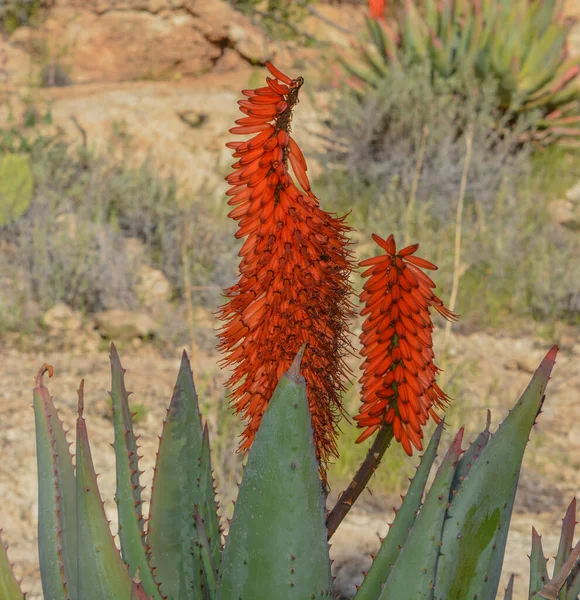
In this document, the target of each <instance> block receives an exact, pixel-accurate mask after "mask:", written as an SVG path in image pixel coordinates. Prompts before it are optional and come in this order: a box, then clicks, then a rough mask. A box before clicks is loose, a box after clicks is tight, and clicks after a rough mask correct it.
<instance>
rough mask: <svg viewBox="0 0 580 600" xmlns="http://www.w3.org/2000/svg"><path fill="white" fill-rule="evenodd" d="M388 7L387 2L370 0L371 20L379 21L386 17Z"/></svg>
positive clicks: (384, 0)
mask: <svg viewBox="0 0 580 600" xmlns="http://www.w3.org/2000/svg"><path fill="white" fill-rule="evenodd" d="M386 7H387V2H386V0H369V13H370V18H371V19H374V20H375V21H378V20H379V19H383V18H384V17H385V9H386Z"/></svg>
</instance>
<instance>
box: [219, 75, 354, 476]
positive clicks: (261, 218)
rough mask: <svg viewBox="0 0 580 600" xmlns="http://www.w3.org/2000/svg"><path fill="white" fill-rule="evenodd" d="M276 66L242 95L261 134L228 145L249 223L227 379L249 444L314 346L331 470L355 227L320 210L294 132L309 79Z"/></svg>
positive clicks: (310, 372) (223, 311)
mask: <svg viewBox="0 0 580 600" xmlns="http://www.w3.org/2000/svg"><path fill="white" fill-rule="evenodd" d="M266 66H267V67H268V70H269V71H270V73H271V74H272V76H273V77H268V78H267V79H266V81H267V85H266V86H265V87H260V88H258V89H256V90H244V91H243V92H242V94H243V95H244V96H245V97H246V98H245V99H244V100H240V101H239V102H238V104H239V105H240V110H241V111H242V113H244V115H245V116H244V117H243V118H241V119H238V120H237V121H236V124H237V127H234V128H233V129H230V132H231V133H234V134H242V135H244V134H255V135H254V137H252V138H250V139H248V140H247V141H243V142H230V143H228V144H227V146H228V148H231V149H232V150H233V151H234V153H233V156H234V158H236V159H237V162H236V163H235V164H234V165H232V167H233V169H234V171H233V173H231V174H230V175H228V176H227V178H226V179H227V181H228V183H229V184H230V185H231V189H230V190H229V191H228V192H227V195H228V196H230V197H231V198H230V200H229V202H228V204H229V205H230V206H232V207H234V208H233V210H232V211H231V212H230V213H229V216H230V217H232V218H233V219H236V220H237V221H238V222H239V229H238V232H237V233H236V237H237V238H246V239H245V242H244V244H243V246H242V248H241V250H240V253H239V255H240V257H241V262H240V266H239V273H240V276H239V281H238V283H237V284H236V285H234V286H233V287H231V288H229V289H228V290H227V291H226V294H225V295H226V297H227V298H229V300H228V302H227V303H226V304H225V305H224V306H222V307H221V308H220V311H219V316H220V319H221V320H223V321H224V322H225V324H224V326H223V327H222V329H221V332H220V334H219V335H220V345H219V347H220V350H222V351H223V352H224V353H225V354H226V358H225V359H224V360H223V361H222V364H225V365H232V366H233V367H234V369H233V374H232V376H231V378H230V379H229V381H228V382H227V386H228V387H229V388H230V389H231V390H232V396H231V398H232V406H233V407H234V408H235V410H236V412H238V413H242V415H243V416H244V417H245V419H246V420H247V426H246V428H245V430H244V432H243V434H242V441H241V443H240V450H242V451H245V450H247V449H249V447H250V446H251V444H252V441H253V439H254V436H255V434H256V431H257V429H258V426H259V424H260V420H261V418H262V415H263V413H264V411H265V410H266V407H267V405H268V402H269V400H270V398H271V396H272V393H273V392H274V388H275V387H276V385H277V383H278V380H279V379H280V377H281V375H282V374H283V373H284V372H285V371H286V370H287V369H288V367H289V366H290V364H291V363H292V360H293V359H294V357H295V355H296V353H297V352H298V350H299V349H300V347H301V346H302V345H303V344H304V343H306V344H307V349H306V352H305V354H304V359H303V362H302V374H303V376H304V378H305V380H306V386H307V393H308V399H309V404H310V412H311V415H312V425H313V430H314V442H315V444H316V448H317V457H318V460H319V464H320V469H321V474H322V476H323V477H324V476H325V471H326V466H327V463H328V461H329V459H331V458H332V457H336V456H337V455H338V453H337V446H336V434H337V423H338V421H339V419H340V417H341V416H342V414H343V408H342V404H341V399H340V394H341V392H342V391H344V382H345V379H347V378H348V375H349V374H350V373H349V370H348V368H347V366H346V365H345V362H344V355H345V353H346V351H347V350H348V348H349V342H348V336H347V324H346V323H347V320H348V318H349V317H350V316H351V314H352V305H351V303H350V301H349V295H350V293H351V286H350V283H349V275H350V273H351V271H352V268H353V263H352V258H351V253H350V251H349V241H348V239H347V237H346V233H347V232H348V231H349V230H350V228H349V227H348V226H347V225H346V224H345V223H344V218H338V217H336V216H334V215H331V214H330V213H327V212H325V211H323V210H322V209H321V208H320V207H319V203H318V199H317V198H316V196H315V195H314V193H313V192H312V190H311V189H310V182H309V180H308V176H307V174H306V171H307V165H306V161H305V159H304V155H303V154H302V152H301V150H300V148H299V147H298V144H297V143H296V142H295V141H294V139H293V138H292V137H291V135H290V133H291V129H290V123H291V119H292V109H293V107H294V106H295V104H296V103H297V102H298V92H299V90H300V87H301V86H302V84H303V83H304V80H303V79H302V78H301V77H299V78H297V79H290V77H288V76H287V75H284V74H283V73H281V72H280V71H279V70H278V69H276V68H275V67H274V66H273V65H271V64H270V63H266ZM290 167H291V169H292V171H293V173H294V177H292V175H291V174H290V171H289V168H290ZM295 181H297V182H298V184H299V186H300V187H298V185H297V183H296V182H295ZM300 188H301V189H300Z"/></svg>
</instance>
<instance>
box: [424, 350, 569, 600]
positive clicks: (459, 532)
mask: <svg viewBox="0 0 580 600" xmlns="http://www.w3.org/2000/svg"><path fill="white" fill-rule="evenodd" d="M557 351H558V347H557V346H554V347H553V348H552V349H551V350H550V352H548V354H547V355H546V357H545V358H544V360H543V361H542V363H541V364H540V366H539V368H538V370H537V371H536V373H535V375H534V377H533V378H532V380H531V382H530V384H529V385H528V388H527V389H526V391H525V392H524V394H523V395H522V397H521V399H520V400H519V402H518V403H517V404H516V406H515V407H514V408H513V409H512V411H511V412H510V414H509V415H508V416H507V418H506V419H505V421H504V422H503V423H502V424H501V425H500V427H499V429H498V431H497V432H496V433H495V435H494V436H493V437H492V438H491V440H490V441H489V442H488V444H487V445H486V446H485V448H484V449H483V450H482V451H481V455H480V456H479V458H478V459H477V460H476V461H475V463H474V464H473V466H472V467H471V469H470V471H469V474H468V476H467V477H466V478H465V480H464V481H463V483H462V485H461V486H460V488H459V490H458V491H457V494H456V495H455V498H454V499H453V503H452V506H451V508H450V509H449V511H448V516H449V519H448V520H447V522H446V524H445V528H444V531H443V546H442V549H441V550H442V555H441V557H440V559H439V565H438V570H437V583H436V588H435V596H434V598H435V599H436V600H443V599H444V600H463V599H464V598H471V597H473V596H474V595H475V594H477V597H478V600H495V597H496V592H497V588H498V585H499V578H500V575H501V566H502V563H503V557H504V552H505V545H506V541H507V534H508V529H509V524H510V519H511V513H512V509H513V503H514V499H515V492H516V488H517V483H518V478H519V472H520V467H521V463H522V459H523V455H524V450H525V448H526V444H527V441H528V438H529V435H530V430H531V428H532V426H533V424H534V422H535V419H536V416H537V415H538V413H539V411H540V409H541V407H542V403H543V398H544V391H545V389H546V386H547V383H548V380H549V378H550V373H551V371H552V368H553V366H554V363H555V359H556V354H557Z"/></svg>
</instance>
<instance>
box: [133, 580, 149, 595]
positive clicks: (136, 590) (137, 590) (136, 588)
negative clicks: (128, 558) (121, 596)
mask: <svg viewBox="0 0 580 600" xmlns="http://www.w3.org/2000/svg"><path fill="white" fill-rule="evenodd" d="M131 600H151V597H150V596H148V595H147V594H146V593H145V590H144V589H143V586H142V585H141V584H140V583H137V582H136V581H134V582H133V589H132V590H131Z"/></svg>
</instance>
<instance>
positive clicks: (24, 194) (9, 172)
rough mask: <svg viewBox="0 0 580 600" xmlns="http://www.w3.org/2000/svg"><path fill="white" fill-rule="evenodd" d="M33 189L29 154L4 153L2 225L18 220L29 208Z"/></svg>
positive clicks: (0, 199) (0, 164)
mask: <svg viewBox="0 0 580 600" xmlns="http://www.w3.org/2000/svg"><path fill="white" fill-rule="evenodd" d="M33 191H34V179H33V177H32V171H31V169H30V163H29V160H28V156H26V155H25V154H4V156H2V158H1V159H0V227H2V226H3V225H6V224H8V223H11V222H13V221H16V220H18V219H19V218H20V217H21V216H22V215H23V214H24V213H25V212H26V211H27V210H28V208H29V206H30V201H31V200H32V195H33Z"/></svg>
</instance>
